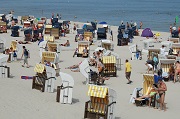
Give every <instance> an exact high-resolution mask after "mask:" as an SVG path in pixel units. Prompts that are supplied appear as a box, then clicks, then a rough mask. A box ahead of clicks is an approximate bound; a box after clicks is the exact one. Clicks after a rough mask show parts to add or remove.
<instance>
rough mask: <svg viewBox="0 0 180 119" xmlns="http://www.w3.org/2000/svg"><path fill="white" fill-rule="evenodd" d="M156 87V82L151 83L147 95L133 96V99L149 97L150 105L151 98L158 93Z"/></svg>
mask: <svg viewBox="0 0 180 119" xmlns="http://www.w3.org/2000/svg"><path fill="white" fill-rule="evenodd" d="M157 89H158V86H157V85H156V84H153V85H152V88H151V89H150V91H149V92H148V94H147V95H143V96H141V97H138V98H135V100H142V99H149V104H148V106H149V107H150V106H151V101H152V98H153V97H154V96H155V94H157V93H158V91H157Z"/></svg>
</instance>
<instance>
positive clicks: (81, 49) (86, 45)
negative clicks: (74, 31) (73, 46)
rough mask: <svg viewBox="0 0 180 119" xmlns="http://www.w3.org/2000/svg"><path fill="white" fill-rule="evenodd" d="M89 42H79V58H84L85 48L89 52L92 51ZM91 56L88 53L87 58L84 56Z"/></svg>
mask: <svg viewBox="0 0 180 119" xmlns="http://www.w3.org/2000/svg"><path fill="white" fill-rule="evenodd" d="M89 44H90V43H89V41H78V53H77V57H82V55H83V49H84V48H85V47H87V49H88V51H89V50H90V47H89ZM88 56H89V53H87V55H86V56H83V57H88Z"/></svg>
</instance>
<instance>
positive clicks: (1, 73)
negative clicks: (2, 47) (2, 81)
mask: <svg viewBox="0 0 180 119" xmlns="http://www.w3.org/2000/svg"><path fill="white" fill-rule="evenodd" d="M8 58H9V56H8V55H5V54H0V78H7V77H8V78H9V75H10V69H9V67H7V66H6V63H7V60H8Z"/></svg>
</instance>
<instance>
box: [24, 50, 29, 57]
mask: <svg viewBox="0 0 180 119" xmlns="http://www.w3.org/2000/svg"><path fill="white" fill-rule="evenodd" d="M24 55H25V56H27V57H30V53H29V50H27V49H25V50H24Z"/></svg>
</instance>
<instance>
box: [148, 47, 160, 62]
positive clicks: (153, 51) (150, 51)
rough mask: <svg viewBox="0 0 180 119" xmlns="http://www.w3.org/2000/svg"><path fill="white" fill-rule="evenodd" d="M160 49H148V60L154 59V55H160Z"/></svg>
mask: <svg viewBox="0 0 180 119" xmlns="http://www.w3.org/2000/svg"><path fill="white" fill-rule="evenodd" d="M159 53H160V49H159V48H149V49H148V59H149V60H152V59H153V54H159Z"/></svg>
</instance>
